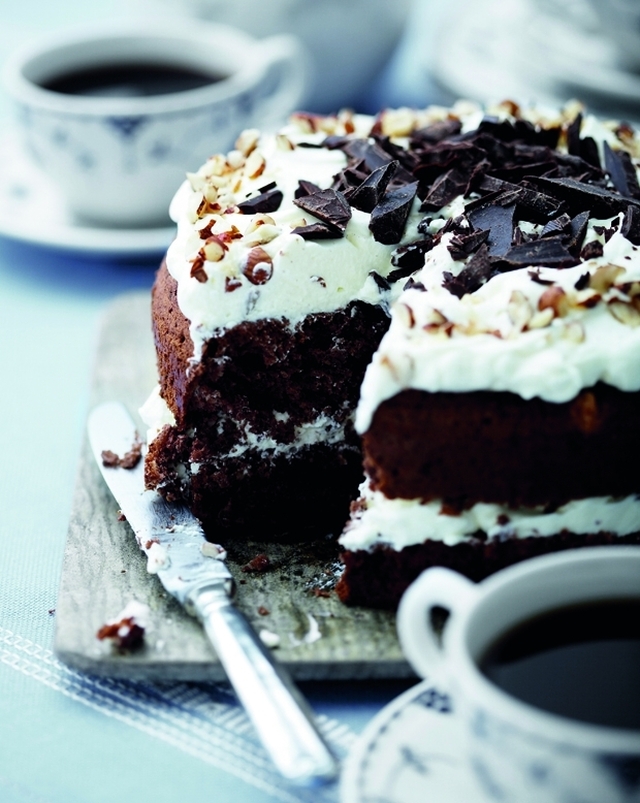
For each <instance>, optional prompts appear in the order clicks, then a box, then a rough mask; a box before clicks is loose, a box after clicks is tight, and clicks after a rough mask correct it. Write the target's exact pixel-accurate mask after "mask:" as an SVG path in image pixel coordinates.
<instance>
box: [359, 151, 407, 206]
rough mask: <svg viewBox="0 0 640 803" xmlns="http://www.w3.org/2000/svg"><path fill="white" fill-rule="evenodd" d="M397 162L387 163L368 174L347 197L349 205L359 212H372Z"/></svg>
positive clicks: (394, 170) (382, 194)
mask: <svg viewBox="0 0 640 803" xmlns="http://www.w3.org/2000/svg"><path fill="white" fill-rule="evenodd" d="M397 167H398V162H396V161H394V162H388V163H387V164H386V165H381V166H380V167H378V168H376V169H375V170H374V171H373V172H372V173H370V174H369V175H368V176H367V177H366V178H365V179H364V181H363V182H362V183H361V184H360V185H359V186H357V187H356V188H355V189H354V190H353V191H352V193H351V194H350V195H349V198H348V200H349V205H350V206H352V207H354V208H355V209H359V210H360V211H361V212H372V211H373V209H374V207H375V206H377V204H378V203H380V200H381V199H382V197H383V196H384V193H385V190H386V189H387V185H388V184H389V182H390V181H391V178H392V177H393V174H394V173H395V172H396V168H397Z"/></svg>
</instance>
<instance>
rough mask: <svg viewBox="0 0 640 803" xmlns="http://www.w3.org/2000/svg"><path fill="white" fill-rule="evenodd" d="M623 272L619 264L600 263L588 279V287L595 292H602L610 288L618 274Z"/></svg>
mask: <svg viewBox="0 0 640 803" xmlns="http://www.w3.org/2000/svg"><path fill="white" fill-rule="evenodd" d="M621 273H624V268H621V267H620V266H619V265H601V266H600V267H599V268H598V269H597V270H596V271H595V272H594V273H592V274H591V278H590V279H589V287H590V288H591V289H592V290H595V291H596V292H597V293H600V294H604V293H606V292H607V290H609V288H611V287H612V286H613V285H614V283H615V281H616V279H617V278H618V276H620V274H621Z"/></svg>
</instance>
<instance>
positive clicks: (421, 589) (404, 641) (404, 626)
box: [397, 566, 478, 679]
mask: <svg viewBox="0 0 640 803" xmlns="http://www.w3.org/2000/svg"><path fill="white" fill-rule="evenodd" d="M477 595H478V587H477V585H476V584H475V583H472V582H471V580H468V579H467V578H466V577H464V576H463V575H461V574H458V572H454V571H451V569H445V568H444V567H441V566H435V567H433V568H431V569H427V570H426V571H425V572H423V573H422V574H421V575H420V576H419V577H418V579H417V580H416V581H415V582H414V583H413V584H412V585H411V586H409V588H408V589H407V591H406V592H405V594H404V596H403V597H402V599H401V601H400V606H399V607H398V617H397V627H398V636H399V638H400V644H401V646H402V651H403V652H404V654H405V656H406V658H407V660H408V661H409V663H410V664H411V666H412V667H413V668H414V669H415V670H416V672H417V673H418V674H419V675H421V676H422V677H432V676H435V677H440V678H443V679H444V668H445V664H446V662H447V650H446V638H444V635H445V632H446V630H447V629H448V628H450V627H451V625H452V623H453V620H454V618H457V617H459V616H460V615H461V614H462V613H463V611H465V610H467V609H468V608H469V607H470V606H471V605H472V604H473V601H474V600H475V598H476V597H477ZM434 608H444V609H445V610H446V611H447V612H448V614H449V617H448V619H447V621H446V623H445V630H444V631H443V633H442V636H443V638H441V634H439V633H438V632H437V631H436V629H435V627H434V622H433V617H432V611H433V609H434Z"/></svg>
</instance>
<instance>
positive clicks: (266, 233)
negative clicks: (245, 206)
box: [245, 223, 280, 245]
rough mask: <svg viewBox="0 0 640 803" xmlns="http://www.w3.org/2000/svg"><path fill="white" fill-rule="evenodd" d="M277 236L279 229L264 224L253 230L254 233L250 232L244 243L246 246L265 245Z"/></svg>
mask: <svg viewBox="0 0 640 803" xmlns="http://www.w3.org/2000/svg"><path fill="white" fill-rule="evenodd" d="M279 234H280V229H279V228H278V227H277V226H272V225H270V224H268V223H266V224H265V225H263V226H260V227H259V228H257V229H255V231H253V232H251V233H250V234H249V235H246V236H245V242H246V243H247V245H264V244H265V243H270V242H271V240H275V238H276V237H277V236H278V235H279Z"/></svg>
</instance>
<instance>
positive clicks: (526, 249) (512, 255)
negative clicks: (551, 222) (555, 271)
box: [497, 236, 579, 271]
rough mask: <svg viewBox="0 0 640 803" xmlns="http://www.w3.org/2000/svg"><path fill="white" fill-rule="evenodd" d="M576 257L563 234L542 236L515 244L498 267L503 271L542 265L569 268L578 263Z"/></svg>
mask: <svg viewBox="0 0 640 803" xmlns="http://www.w3.org/2000/svg"><path fill="white" fill-rule="evenodd" d="M578 262H579V260H578V259H576V257H574V256H573V254H571V252H570V251H568V250H567V247H566V246H565V244H564V242H563V238H562V237H561V236H556V237H541V238H539V239H537V240H530V241H529V242H527V243H521V244H520V245H514V246H513V247H512V248H510V249H509V250H508V251H507V252H506V254H504V256H503V257H502V259H501V260H500V262H499V263H498V264H497V267H498V269H499V270H501V271H505V270H512V269H515V268H524V267H526V266H527V265H540V266H541V267H546V268H568V267H571V266H573V265H577V264H578Z"/></svg>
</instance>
